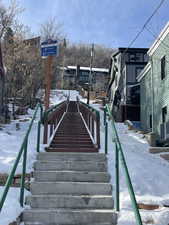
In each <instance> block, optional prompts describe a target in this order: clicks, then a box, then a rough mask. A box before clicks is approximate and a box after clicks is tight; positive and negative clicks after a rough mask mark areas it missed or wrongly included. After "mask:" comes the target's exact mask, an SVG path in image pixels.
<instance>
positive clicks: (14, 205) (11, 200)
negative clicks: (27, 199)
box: [0, 187, 29, 225]
mask: <svg viewBox="0 0 169 225" xmlns="http://www.w3.org/2000/svg"><path fill="white" fill-rule="evenodd" d="M3 189H4V187H0V196H1V194H2V192H3ZM28 194H29V192H28V191H26V190H25V195H28ZM19 195H20V188H10V190H9V192H8V195H7V198H6V201H5V203H4V206H3V209H2V211H1V213H0V224H1V225H8V224H9V223H11V222H14V221H16V218H17V217H18V216H19V215H20V214H21V212H22V211H23V208H21V207H20V204H19Z"/></svg>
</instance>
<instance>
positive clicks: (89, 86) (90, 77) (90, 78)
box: [87, 44, 94, 104]
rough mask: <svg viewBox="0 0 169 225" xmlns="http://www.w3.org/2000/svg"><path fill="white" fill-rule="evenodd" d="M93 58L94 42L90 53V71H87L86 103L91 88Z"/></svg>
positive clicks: (88, 100)
mask: <svg viewBox="0 0 169 225" xmlns="http://www.w3.org/2000/svg"><path fill="white" fill-rule="evenodd" d="M93 58H94V44H92V48H91V55H90V73H89V85H88V93H87V104H89V103H90V91H91V89H92V66H93Z"/></svg>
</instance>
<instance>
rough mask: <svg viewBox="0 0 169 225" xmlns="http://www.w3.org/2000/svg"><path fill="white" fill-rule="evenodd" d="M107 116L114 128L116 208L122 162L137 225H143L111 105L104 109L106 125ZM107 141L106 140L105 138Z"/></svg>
mask: <svg viewBox="0 0 169 225" xmlns="http://www.w3.org/2000/svg"><path fill="white" fill-rule="evenodd" d="M107 115H108V116H109V118H110V119H111V124H112V128H113V142H115V174H116V185H115V186H116V190H115V191H116V194H115V198H116V199H115V208H116V210H117V211H120V192H119V186H120V182H119V166H120V165H119V164H120V163H119V162H121V166H122V168H123V169H124V174H125V178H126V183H127V187H128V191H129V194H130V199H131V203H132V207H133V210H134V214H135V219H136V224H137V225H142V220H141V216H140V212H139V209H138V205H137V202H136V197H135V194H134V189H133V186H132V183H131V178H130V175H129V171H128V168H127V164H126V160H125V157H124V153H123V149H122V145H121V142H120V139H119V136H118V133H117V130H116V126H115V121H114V118H113V116H112V113H111V110H110V107H109V105H106V106H105V108H104V125H105V124H106V123H107V121H106V116H107ZM105 140H106V138H105ZM119 159H120V160H119Z"/></svg>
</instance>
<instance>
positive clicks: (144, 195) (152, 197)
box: [93, 104, 169, 225]
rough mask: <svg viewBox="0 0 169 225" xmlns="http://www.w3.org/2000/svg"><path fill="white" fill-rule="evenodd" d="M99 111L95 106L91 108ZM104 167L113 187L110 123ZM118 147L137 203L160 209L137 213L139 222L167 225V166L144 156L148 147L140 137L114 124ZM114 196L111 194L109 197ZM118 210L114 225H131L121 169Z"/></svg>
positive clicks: (168, 219) (130, 210) (128, 199)
mask: <svg viewBox="0 0 169 225" xmlns="http://www.w3.org/2000/svg"><path fill="white" fill-rule="evenodd" d="M93 106H94V107H95V108H96V109H99V110H100V108H99V107H100V106H99V105H96V104H95V105H93ZM100 112H101V121H102V122H101V152H104V126H103V111H101V110H100ZM108 126H109V135H108V152H109V153H108V167H109V172H110V174H111V183H112V184H113V186H114V185H115V151H114V150H115V146H114V144H113V143H112V128H111V122H110V121H109V123H108ZM116 128H117V131H118V134H119V137H120V140H121V143H122V147H123V152H124V155H125V159H126V163H127V166H128V169H129V173H130V176H131V181H132V184H133V188H134V191H135V195H136V199H137V202H140V203H145V204H146V203H148V204H159V205H161V208H159V209H157V210H153V211H146V210H140V213H141V217H142V220H143V222H145V223H148V224H152V222H153V223H155V224H156V225H166V224H168V223H169V210H168V208H164V207H163V204H169V191H168V187H169V179H168V175H169V163H168V162H167V161H165V160H163V159H162V158H161V157H160V156H159V155H154V154H150V153H149V152H148V148H149V145H148V143H147V141H146V140H145V139H144V138H143V135H141V134H138V133H136V132H134V131H129V130H128V128H127V126H125V125H124V124H123V123H116ZM113 194H115V193H113ZM120 207H121V211H120V214H119V220H118V225H135V224H136V221H135V217H134V213H133V210H132V206H131V201H130V196H129V193H128V188H127V185H126V181H125V177H124V173H123V170H122V168H121V169H120Z"/></svg>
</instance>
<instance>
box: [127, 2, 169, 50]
mask: <svg viewBox="0 0 169 225" xmlns="http://www.w3.org/2000/svg"><path fill="white" fill-rule="evenodd" d="M164 1H165V0H161V2H160V4H159V5H158V6H157V7H156V8H155V10H154V11H153V13H152V14H151V15H150V17H149V18H148V19H147V20H146V22H145V23H144V25H143V26H142V28H141V29H140V31H139V32H138V33H137V34H136V36H135V37H134V39H133V40H132V41H131V42H130V44H129V45H128V47H127V48H126V50H125V51H124V52H123V54H125V53H126V52H127V50H128V49H129V48H130V47H131V46H132V45H133V43H134V42H135V41H136V40H137V39H138V37H139V36H140V34H141V33H142V32H143V31H144V29H145V28H146V26H147V24H148V23H149V22H150V20H151V19H152V18H153V16H154V15H155V14H156V13H157V11H158V10H159V9H160V7H161V6H162V5H163V3H164Z"/></svg>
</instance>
